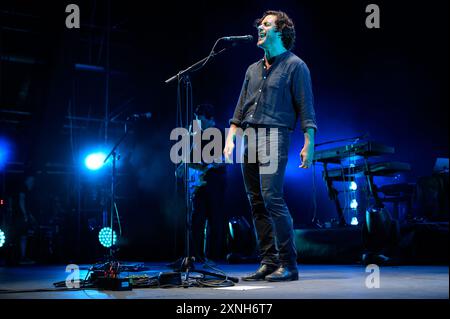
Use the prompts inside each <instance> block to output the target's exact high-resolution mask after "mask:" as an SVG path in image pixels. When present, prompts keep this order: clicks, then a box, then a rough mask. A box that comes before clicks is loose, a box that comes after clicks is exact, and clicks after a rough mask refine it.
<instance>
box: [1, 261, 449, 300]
mask: <svg viewBox="0 0 450 319" xmlns="http://www.w3.org/2000/svg"><path fill="white" fill-rule="evenodd" d="M127 264H136V263H133V262H130V263H127ZM89 266H90V265H80V278H82V279H83V278H84V277H85V275H86V273H87V270H88V268H89ZM145 266H147V267H149V271H147V272H146V273H147V274H149V275H155V274H157V273H159V272H161V271H163V272H166V271H170V269H168V268H167V267H165V265H164V264H161V263H145ZM256 267H257V265H255V264H253V265H251V264H245V265H229V264H221V265H218V268H219V269H221V270H223V271H224V272H225V273H226V274H227V275H228V276H233V277H239V278H240V277H241V276H243V275H245V274H248V273H250V272H252V271H253V270H255V269H256ZM65 269H66V266H65V265H60V266H54V265H52V266H23V267H0V290H2V291H0V299H6V298H11V299H23V298H24V299H448V298H449V268H448V266H397V267H381V268H380V272H379V274H380V277H379V278H380V287H379V288H372V289H369V288H367V287H366V279H367V276H369V275H371V273H370V272H366V268H365V267H363V266H358V265H299V272H300V280H299V281H293V282H286V283H269V282H265V281H261V282H251V283H249V282H244V281H242V280H240V281H239V282H238V283H237V284H236V285H235V286H233V287H227V288H209V287H208V288H200V287H190V288H168V289H164V288H136V289H133V290H132V291H100V290H97V289H86V290H78V291H39V292H37V291H29V292H27V290H36V289H43V290H45V289H53V283H54V282H58V281H64V280H65V279H66V276H67V275H68V273H66V272H65ZM133 274H134V275H135V274H142V273H130V275H133ZM125 275H126V274H125ZM11 291H17V292H14V293H11ZM19 291H20V292H19Z"/></svg>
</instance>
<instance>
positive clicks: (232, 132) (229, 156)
mask: <svg viewBox="0 0 450 319" xmlns="http://www.w3.org/2000/svg"><path fill="white" fill-rule="evenodd" d="M236 130H237V126H236V125H234V124H231V125H230V129H229V131H228V135H227V138H226V140H225V148H224V149H223V155H224V156H225V163H233V150H234V137H235V136H236Z"/></svg>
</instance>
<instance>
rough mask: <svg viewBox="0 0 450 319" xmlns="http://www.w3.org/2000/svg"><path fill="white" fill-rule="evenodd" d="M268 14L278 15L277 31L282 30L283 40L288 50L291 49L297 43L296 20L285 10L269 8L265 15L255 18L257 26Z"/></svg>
mask: <svg viewBox="0 0 450 319" xmlns="http://www.w3.org/2000/svg"><path fill="white" fill-rule="evenodd" d="M268 15H274V16H276V17H277V20H276V22H275V24H276V29H277V31H279V32H281V40H282V41H283V45H284V47H285V48H286V49H287V50H291V49H292V48H293V47H294V43H295V28H294V22H293V21H292V19H291V18H289V16H288V15H287V14H286V13H285V12H283V11H276V10H267V11H266V12H264V14H263V16H262V17H261V18H259V19H256V20H255V27H258V26H259V25H260V24H261V22H262V21H263V20H264V18H265V17H267V16H268Z"/></svg>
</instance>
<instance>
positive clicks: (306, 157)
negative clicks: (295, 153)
mask: <svg viewBox="0 0 450 319" xmlns="http://www.w3.org/2000/svg"><path fill="white" fill-rule="evenodd" d="M313 158H314V146H311V145H304V146H303V148H302V150H301V151H300V161H301V164H300V166H299V167H300V168H308V167H310V166H311V165H312V161H313Z"/></svg>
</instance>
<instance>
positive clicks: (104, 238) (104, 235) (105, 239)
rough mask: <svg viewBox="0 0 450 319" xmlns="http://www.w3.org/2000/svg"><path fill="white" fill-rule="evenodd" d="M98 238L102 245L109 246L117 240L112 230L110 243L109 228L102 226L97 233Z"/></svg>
mask: <svg viewBox="0 0 450 319" xmlns="http://www.w3.org/2000/svg"><path fill="white" fill-rule="evenodd" d="M98 240H99V241H100V244H102V246H104V247H106V248H109V247H111V246H112V245H115V244H116V242H117V235H116V232H115V231H113V242H112V244H111V228H110V227H103V228H102V229H101V230H100V232H99V233H98Z"/></svg>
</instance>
